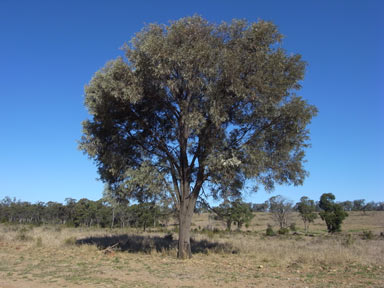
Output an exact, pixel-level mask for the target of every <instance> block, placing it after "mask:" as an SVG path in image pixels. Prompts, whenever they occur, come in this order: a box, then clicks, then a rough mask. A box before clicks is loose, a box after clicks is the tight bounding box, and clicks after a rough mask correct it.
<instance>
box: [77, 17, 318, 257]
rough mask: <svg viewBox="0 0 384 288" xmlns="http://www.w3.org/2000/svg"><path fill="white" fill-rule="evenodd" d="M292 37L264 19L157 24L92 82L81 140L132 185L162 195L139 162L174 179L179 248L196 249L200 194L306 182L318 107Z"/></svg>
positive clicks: (166, 183)
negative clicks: (287, 40) (290, 50)
mask: <svg viewBox="0 0 384 288" xmlns="http://www.w3.org/2000/svg"><path fill="white" fill-rule="evenodd" d="M281 40H282V35H281V34H280V33H279V32H278V30H277V28H276V26H275V25H273V24H272V23H270V22H264V21H259V22H257V23H248V22H247V21H245V20H233V21H232V22H231V23H222V24H220V25H216V24H212V23H209V22H208V21H206V20H205V19H203V18H201V17H199V16H193V17H187V18H182V19H180V20H178V21H174V22H171V23H170V24H169V25H168V26H167V25H157V24H150V25H148V26H146V27H145V28H144V29H143V30H142V31H141V32H139V33H137V34H136V36H135V37H134V38H133V39H132V40H131V42H130V44H128V45H125V47H124V50H125V58H118V59H116V60H113V61H111V62H109V63H108V64H107V65H106V66H105V67H104V68H103V69H101V70H100V71H98V72H97V73H96V74H95V75H94V77H93V79H92V80H91V82H90V83H89V85H88V86H87V87H86V88H85V105H86V106H87V108H88V111H89V113H90V114H91V118H90V119H89V120H86V121H84V122H83V129H84V136H83V137H82V139H81V142H80V149H82V150H84V151H85V152H86V153H88V155H89V156H90V157H91V158H93V159H94V160H95V161H96V163H97V165H98V170H99V174H100V177H101V179H102V180H103V181H105V182H107V183H108V184H109V185H110V186H111V187H112V189H114V191H115V193H116V194H119V195H122V197H127V198H134V197H136V196H137V197H139V198H140V197H141V198H143V197H144V196H145V195H149V196H152V192H151V191H150V189H148V188H149V185H148V183H143V187H140V186H141V185H137V184H138V182H137V181H136V179H137V178H138V177H137V173H138V171H144V172H143V173H147V174H146V175H148V177H152V176H149V175H154V176H153V177H155V180H154V181H158V179H159V178H161V179H162V184H161V185H162V187H164V188H165V190H164V191H166V192H167V194H168V195H169V196H170V197H171V198H172V199H173V202H174V206H175V208H176V209H177V210H178V213H179V225H180V229H179V246H178V248H179V250H178V257H179V258H186V257H188V256H189V257H190V256H191V254H190V225H191V219H192V215H193V211H194V207H195V204H196V200H197V199H198V197H201V196H202V195H204V196H213V197H216V198H219V197H224V198H226V197H229V196H230V195H231V194H240V193H241V191H242V190H243V187H244V183H245V181H246V180H248V179H250V180H253V181H251V182H250V183H251V184H252V185H254V186H255V187H256V186H257V185H258V184H262V185H263V186H264V187H265V188H266V189H267V190H271V189H273V187H274V183H278V184H284V183H287V184H294V185H300V184H302V183H303V180H304V178H305V176H306V174H307V173H306V171H305V170H304V167H303V164H302V163H303V159H304V156H305V154H304V149H305V148H306V147H307V146H308V134H309V131H308V130H307V125H308V124H309V123H310V121H311V119H312V117H313V116H314V115H315V114H316V108H315V107H314V106H311V105H309V104H308V103H307V102H306V101H305V100H303V99H302V98H300V97H299V96H296V95H295V94H294V92H295V90H298V89H299V88H300V80H302V79H303V75H304V70H305V62H303V61H302V60H301V56H300V55H298V54H287V53H286V52H285V51H284V50H283V49H282V48H281ZM149 170H150V171H151V172H149ZM144 178H145V177H144ZM132 179H133V181H132ZM149 181H150V179H149ZM144 182H148V179H147V180H146V181H144ZM202 190H204V193H201V191H202Z"/></svg>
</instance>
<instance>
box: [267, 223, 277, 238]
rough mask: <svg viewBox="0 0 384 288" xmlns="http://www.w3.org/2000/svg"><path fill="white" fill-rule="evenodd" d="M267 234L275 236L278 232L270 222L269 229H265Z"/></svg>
mask: <svg viewBox="0 0 384 288" xmlns="http://www.w3.org/2000/svg"><path fill="white" fill-rule="evenodd" d="M265 235H267V236H275V235H276V233H275V231H273V228H272V226H271V225H269V224H268V227H267V230H266V231H265Z"/></svg>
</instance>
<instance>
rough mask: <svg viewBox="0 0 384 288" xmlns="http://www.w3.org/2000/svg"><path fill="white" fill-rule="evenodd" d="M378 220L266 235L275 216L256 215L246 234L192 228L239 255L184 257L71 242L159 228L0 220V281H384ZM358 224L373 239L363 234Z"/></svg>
mask: <svg viewBox="0 0 384 288" xmlns="http://www.w3.org/2000/svg"><path fill="white" fill-rule="evenodd" d="M294 217H296V218H293V221H294V222H296V226H297V227H298V229H299V231H300V230H301V229H303V227H302V225H301V223H300V219H299V218H298V217H297V215H294ZM193 222H194V223H195V225H194V226H193V228H196V229H197V230H198V226H200V228H203V227H206V226H207V225H211V226H213V227H224V226H222V223H220V222H217V221H212V220H209V219H208V216H207V215H195V217H194V220H193ZM383 222H384V213H382V212H375V213H372V212H368V215H362V214H361V213H360V212H358V213H351V215H350V217H349V218H348V221H346V222H345V224H344V225H343V230H344V231H345V232H344V233H342V234H340V235H331V236H329V235H327V234H326V233H325V232H324V231H325V226H324V224H323V223H322V222H320V221H319V222H317V223H315V225H312V226H311V227H310V230H311V232H312V233H314V235H315V236H314V237H309V236H304V235H290V236H278V237H266V236H265V235H264V232H265V228H266V225H267V223H271V224H272V223H273V222H272V220H271V219H270V217H269V215H268V214H267V213H257V215H256V217H255V219H254V220H253V221H252V223H251V225H250V227H248V228H245V229H244V230H248V232H247V231H243V232H241V233H240V232H233V233H194V236H193V237H194V238H195V240H196V241H199V240H209V241H211V242H212V241H215V242H219V243H229V244H231V245H232V246H233V247H235V248H236V251H238V252H239V253H237V254H231V253H227V252H224V251H223V252H213V251H212V250H210V249H206V250H205V251H204V253H197V254H195V255H194V257H193V259H191V260H186V261H180V260H177V259H176V249H174V248H172V249H170V250H162V251H158V250H156V249H153V250H152V251H150V253H148V251H147V253H144V252H137V253H128V252H124V251H119V250H110V251H109V250H108V251H102V250H100V249H98V248H97V247H96V246H94V245H76V244H75V243H76V240H77V239H82V238H87V237H90V236H92V237H96V236H100V237H104V236H114V235H121V234H124V233H128V234H135V235H141V236H151V237H154V236H160V237H163V236H164V235H165V233H161V232H146V233H143V232H142V231H137V230H130V229H127V230H124V231H122V230H112V231H111V230H102V229H82V228H80V229H74V228H61V227H54V226H42V227H34V228H32V227H20V226H7V225H0V287H8V288H10V287H80V286H81V287H216V286H221V287H271V286H280V287H384V276H383V275H384V259H383V256H384V239H381V238H380V237H379V236H378V235H379V232H382V231H384V225H383V224H384V223H383ZM316 224H317V225H316ZM364 230H371V231H372V232H373V234H374V239H372V240H363V239H362V237H361V235H360V234H361V232H362V231H364ZM174 236H176V235H175V234H174ZM106 252H108V253H106Z"/></svg>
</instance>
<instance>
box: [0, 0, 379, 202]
mask: <svg viewBox="0 0 384 288" xmlns="http://www.w3.org/2000/svg"><path fill="white" fill-rule="evenodd" d="M193 14H200V15H201V16H203V17H205V18H207V19H208V20H210V21H213V22H221V21H223V20H224V21H230V20H231V19H232V18H245V19H248V20H249V21H257V20H258V19H264V20H270V21H273V22H274V23H275V24H277V25H278V26H279V29H280V31H281V32H282V33H283V34H284V35H285V36H286V38H285V40H284V43H283V46H284V47H285V48H286V49H287V50H288V52H293V53H300V54H302V55H303V58H304V59H305V60H306V61H307V62H308V68H307V73H306V77H305V80H304V81H303V89H302V90H301V91H300V92H299V93H298V94H300V95H302V96H303V97H304V98H306V99H308V101H309V102H310V103H311V104H315V105H316V106H317V107H318V109H319V115H318V117H316V118H315V119H314V121H313V123H312V125H311V127H310V128H311V137H312V140H311V142H312V148H310V149H309V150H308V152H307V160H308V162H307V164H306V167H307V169H308V170H309V172H310V176H309V177H308V178H307V180H306V181H305V183H304V185H303V186H302V187H286V186H284V187H278V188H277V189H276V191H275V192H274V193H273V194H266V193H264V192H262V191H261V192H258V193H256V194H253V195H247V196H246V200H248V201H254V202H263V201H265V200H266V199H268V198H269V197H271V196H272V195H276V194H282V195H284V196H286V197H287V198H289V199H291V200H293V201H297V200H298V199H299V198H300V197H301V196H303V195H307V196H309V197H310V198H312V199H315V200H318V199H319V197H320V195H321V194H322V193H328V192H331V193H334V194H335V195H336V200H339V201H343V200H354V199H361V198H364V199H366V200H374V201H383V200H384V152H383V149H384V129H383V128H384V89H383V86H384V85H383V83H384V77H383V76H384V61H383V59H384V58H383V51H384V45H383V41H384V32H383V31H384V20H383V19H384V17H383V15H384V1H379V0H378V1H370V0H367V1H352V0H345V1H307V0H303V1H286V0H282V1H251V0H249V1H239V0H237V1H223V0H221V1H212V0H211V1H180V0H179V1H155V0H152V1H149V0H148V1H38V0H36V1H18V0H2V1H0V99H1V102H0V137H1V138H0V199H2V198H3V197H5V196H10V197H16V198H17V199H21V200H26V201H30V202H36V201H44V202H47V201H58V202H63V201H64V199H65V198H66V197H72V198H75V199H80V198H83V197H86V198H88V199H93V200H96V199H99V198H100V197H101V196H102V189H103V184H102V183H101V182H99V181H96V178H97V177H98V175H97V172H96V167H95V165H94V164H93V163H92V161H91V160H89V159H88V158H87V156H85V155H83V154H82V152H80V151H78V150H77V142H76V141H77V140H78V139H80V137H81V121H82V120H84V119H85V118H86V117H87V111H86V109H85V108H84V106H83V88H84V85H85V84H86V83H88V81H89V80H90V79H91V77H92V75H93V73H94V72H96V71H97V70H98V69H100V68H101V67H103V66H104V64H105V63H106V62H107V61H108V60H110V59H113V58H115V57H117V56H119V55H122V51H121V50H119V48H120V47H121V46H122V45H123V43H124V42H127V41H129V40H130V39H131V37H132V36H134V33H135V32H138V31H139V30H140V29H141V28H142V27H143V26H144V24H145V23H152V22H157V23H167V22H168V20H175V19H179V18H181V17H185V16H191V15H193Z"/></svg>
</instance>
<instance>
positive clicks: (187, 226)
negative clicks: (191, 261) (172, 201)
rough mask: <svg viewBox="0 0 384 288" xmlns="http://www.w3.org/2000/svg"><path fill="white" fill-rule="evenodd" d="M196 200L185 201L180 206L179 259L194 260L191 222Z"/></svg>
mask: <svg viewBox="0 0 384 288" xmlns="http://www.w3.org/2000/svg"><path fill="white" fill-rule="evenodd" d="M195 203H196V199H195V198H188V199H185V200H184V201H183V202H182V203H181V205H180V212H179V213H180V214H179V245H178V253H177V257H178V258H179V259H187V258H192V250H191V222H192V216H193V211H194V208H195Z"/></svg>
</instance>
